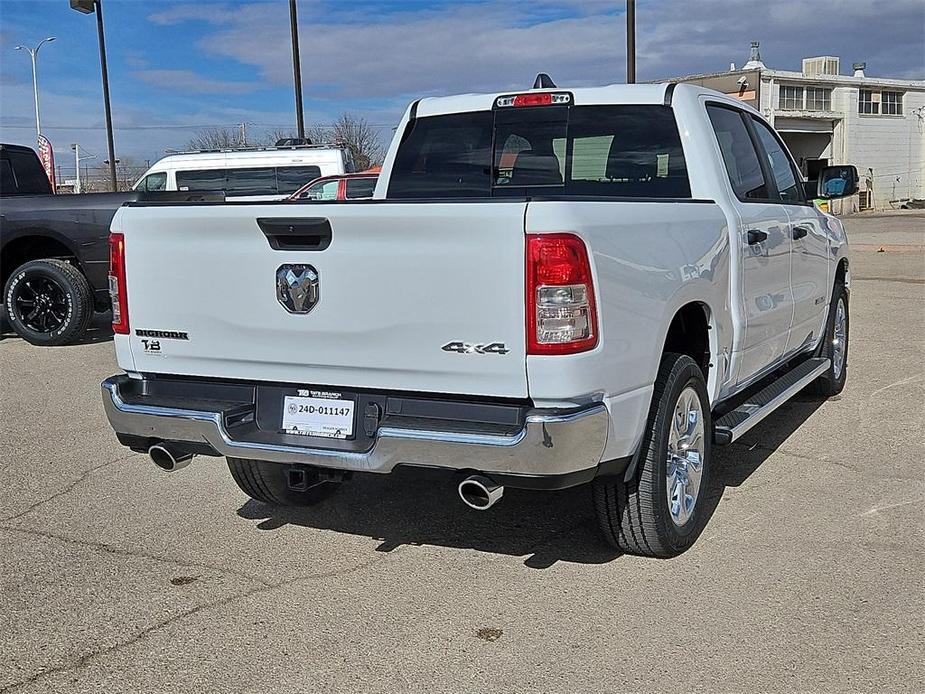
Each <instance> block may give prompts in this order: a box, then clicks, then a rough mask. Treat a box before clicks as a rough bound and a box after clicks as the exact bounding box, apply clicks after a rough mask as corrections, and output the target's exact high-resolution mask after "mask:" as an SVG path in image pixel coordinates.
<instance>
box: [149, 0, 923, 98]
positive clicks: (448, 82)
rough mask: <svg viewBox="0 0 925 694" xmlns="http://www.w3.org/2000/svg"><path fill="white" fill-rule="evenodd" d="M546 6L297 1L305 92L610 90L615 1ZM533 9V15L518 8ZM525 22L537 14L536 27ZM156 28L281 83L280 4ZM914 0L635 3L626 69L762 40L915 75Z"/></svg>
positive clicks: (219, 10)
mask: <svg viewBox="0 0 925 694" xmlns="http://www.w3.org/2000/svg"><path fill="white" fill-rule="evenodd" d="M553 7H554V5H553V4H552V3H551V2H547V1H546V0H543V2H541V3H540V5H539V9H537V5H535V4H533V5H527V4H526V3H517V2H514V3H511V2H507V3H500V2H485V3H479V4H464V5H461V6H456V7H453V6H450V7H446V6H443V7H441V8H439V9H415V10H410V11H406V12H392V13H389V14H380V15H376V14H374V13H371V12H367V13H366V14H365V15H362V14H359V13H349V14H346V15H345V14H343V11H341V13H340V14H337V13H335V12H331V13H328V14H326V13H324V12H323V11H322V9H323V8H322V7H321V6H320V4H310V5H306V4H304V3H303V5H301V6H300V12H302V14H301V15H300V39H301V48H302V69H303V82H304V85H305V89H306V93H308V94H312V95H315V96H316V97H320V98H326V99H332V100H337V99H362V98H381V97H396V96H402V95H407V96H411V95H426V94H439V93H454V92H460V91H470V90H472V91H478V90H485V91H491V90H498V89H510V88H517V87H521V86H527V85H529V84H531V83H532V80H533V77H534V75H535V74H536V73H537V72H540V71H543V72H548V73H550V74H551V75H552V77H553V79H555V80H556V81H557V82H558V83H560V84H568V85H584V84H604V83H608V82H616V81H621V80H622V79H623V77H624V74H625V73H624V70H625V53H624V37H625V33H624V32H625V18H624V16H623V15H622V14H620V13H618V12H617V10H621V11H622V7H623V5H622V3H620V2H606V3H605V2H592V3H584V2H581V3H579V2H573V3H572V7H573V8H579V10H580V11H577V12H576V16H575V17H573V18H567V19H562V18H549V16H550V12H549V11H548V10H549V8H553ZM527 8H530V9H527ZM531 15H534V16H538V17H546V18H545V19H541V20H539V21H538V22H535V23H529V22H528V21H527V20H528V19H529V18H530V17H531ZM154 17H155V18H156V19H155V21H158V22H161V23H165V22H171V23H173V22H180V21H187V20H189V19H200V20H205V21H208V22H210V23H211V24H212V25H213V29H212V31H211V32H209V33H207V34H206V35H205V37H204V38H202V39H201V40H200V41H199V42H198V45H199V46H200V47H201V48H202V49H203V50H205V51H206V52H207V53H208V54H210V55H212V56H218V57H221V58H227V59H233V60H236V61H238V62H241V63H244V64H247V65H252V66H254V67H256V68H257V69H258V70H259V72H260V75H261V76H262V78H263V79H264V80H266V81H267V82H268V83H269V84H271V85H284V84H288V83H290V80H291V70H292V67H291V57H290V48H289V24H288V14H287V10H286V7H285V5H284V4H282V3H279V4H274V5H267V4H264V3H255V4H249V5H242V6H237V7H236V8H235V9H229V8H228V7H227V6H224V5H204V4H197V5H178V6H174V7H172V8H171V9H169V10H166V11H164V12H161V13H158V14H157V15H154ZM923 21H925V5H923V4H922V3H921V2H920V0H893V2H891V3H890V5H889V9H888V10H884V9H883V7H882V5H881V4H878V3H870V2H866V1H862V0H813V2H811V3H805V2H803V3H801V2H788V3H781V2H775V3H764V4H757V3H743V2H737V1H735V0H698V2H696V3H692V2H690V1H689V0H658V1H657V0H651V1H649V2H645V1H642V2H640V3H639V4H638V8H637V72H638V75H639V78H640V79H657V78H661V77H669V76H676V75H683V74H691V73H696V72H706V71H713V70H717V71H718V70H723V69H725V68H727V67H728V65H729V63H730V62H731V61H735V62H737V63H742V62H744V60H745V58H746V56H747V53H748V45H749V42H750V41H751V40H753V39H758V40H761V42H762V54H763V56H764V58H765V62H766V63H767V64H768V65H769V66H771V67H777V68H782V69H798V68H799V65H800V59H801V58H803V57H806V56H809V55H819V54H823V53H824V54H834V55H840V56H841V57H842V59H843V62H844V63H846V64H848V63H850V62H852V61H854V60H862V59H866V60H867V61H868V65H869V73H870V74H876V75H883V76H899V75H909V74H917V75H919V76H921V75H922V74H923V73H925V56H923V51H922V34H921V28H922V25H923Z"/></svg>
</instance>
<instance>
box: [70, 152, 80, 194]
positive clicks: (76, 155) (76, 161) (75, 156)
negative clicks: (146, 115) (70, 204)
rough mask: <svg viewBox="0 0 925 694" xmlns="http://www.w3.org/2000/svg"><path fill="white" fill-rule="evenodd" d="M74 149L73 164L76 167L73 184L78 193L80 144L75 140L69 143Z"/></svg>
mask: <svg viewBox="0 0 925 694" xmlns="http://www.w3.org/2000/svg"><path fill="white" fill-rule="evenodd" d="M71 149H73V150H74V164H75V165H76V167H77V182H76V183H75V184H74V192H75V193H80V144H79V143H77V142H75V143H74V144H72V145H71Z"/></svg>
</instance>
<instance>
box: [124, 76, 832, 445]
mask: <svg viewBox="0 0 925 694" xmlns="http://www.w3.org/2000/svg"><path fill="white" fill-rule="evenodd" d="M553 91H555V90H553ZM568 91H571V92H572V93H573V94H574V99H575V104H576V106H580V105H584V104H601V103H604V104H606V103H663V100H664V98H665V86H664V85H638V86H637V85H631V86H626V85H620V86H610V87H601V88H595V89H575V90H568ZM506 93H509V92H506ZM498 95H499V94H487V95H485V94H483V95H462V96H457V97H447V98H441V99H424V100H422V101H420V102H419V103H418V105H417V117H419V118H421V117H426V116H429V115H438V114H443V113H455V112H461V111H471V110H480V109H488V108H491V106H492V104H493V103H494V100H495V98H496V97H497V96H498ZM707 100H710V101H718V102H722V103H725V104H729V105H733V106H735V107H737V108H742V109H744V110H749V109H748V107H745V106H743V105H742V104H741V103H740V102H738V101H736V100H733V99H730V98H728V97H725V96H723V95H720V94H717V93H715V92H711V91H709V90H705V89H702V88H699V87H695V86H692V85H678V86H677V87H676V89H675V90H674V95H673V102H672V106H673V108H674V111H675V116H676V119H677V121H678V125H679V130H680V133H681V139H682V144H683V147H684V153H685V158H686V161H687V168H688V171H689V175H690V184H691V193H692V197H693V198H695V199H697V200H694V201H688V202H671V201H658V202H651V201H650V202H630V201H589V200H580V199H579V200H569V201H553V200H533V201H530V202H525V201H520V202H517V201H514V200H512V201H509V202H508V201H505V202H497V201H495V202H484V203H482V202H456V203H444V202H426V203H416V204H410V203H399V202H394V203H393V202H389V201H386V202H382V203H379V204H377V203H375V202H373V203H368V204H363V203H360V204H337V205H324V206H311V205H299V206H285V207H284V206H274V205H266V206H259V205H246V206H232V205H229V206H210V207H196V206H188V207H174V208H170V207H160V208H157V207H145V208H129V209H124V210H122V211H120V212H119V213H118V214H117V216H116V219H115V220H114V229H115V230H117V231H124V232H125V234H126V252H127V258H126V265H127V275H128V305H129V314H130V318H131V323H132V328H133V329H134V328H149V329H156V330H186V331H189V334H190V341H189V342H188V343H181V342H172V341H165V343H164V344H166V345H167V347H168V352H167V353H166V354H165V356H160V357H153V356H150V355H145V354H144V353H143V351H142V350H141V349H140V345H139V343H138V339H137V338H135V337H132V338H128V337H124V336H117V338H116V342H117V354H118V356H119V362H120V365H122V366H123V368H126V369H128V370H136V371H139V372H153V373H171V374H189V375H198V376H214V377H219V378H236V379H247V380H252V381H280V382H287V383H308V384H323V385H332V386H345V387H349V386H352V387H358V388H373V389H390V390H404V391H417V392H434V393H456V394H467V395H473V396H501V397H515V398H524V397H529V398H530V399H531V400H532V401H533V403H534V404H535V406H537V407H539V408H555V407H576V406H580V405H584V404H588V403H591V402H603V403H604V404H605V405H606V406H607V408H608V411H609V413H610V418H611V425H610V432H609V437H608V441H607V445H606V449H605V453H604V456H603V459H611V458H619V457H623V456H627V455H631V454H632V453H634V452H635V450H636V449H637V447H638V445H639V441H640V439H641V437H642V433H643V430H644V427H645V423H646V418H647V416H648V410H649V406H650V403H651V397H652V392H653V384H654V382H655V378H656V373H657V370H658V365H659V361H660V357H661V353H662V349H663V346H664V344H665V337H666V334H667V331H668V328H669V326H670V324H671V321H672V319H673V317H674V316H675V314H676V312H677V311H678V310H679V309H680V308H681V307H683V306H685V305H686V304H689V303H697V304H700V305H701V306H702V307H703V308H704V310H705V313H706V316H707V320H708V324H709V326H710V331H709V333H710V334H709V351H710V355H709V357H710V364H711V366H710V369H709V375H708V383H707V386H708V392H709V395H710V398H711V401H712V403H713V404H714V405H715V404H716V403H718V402H720V401H722V400H724V399H726V398H728V397H730V396H732V395H734V394H735V393H737V392H739V391H741V390H742V389H743V388H744V387H746V386H747V385H748V384H749V383H751V382H753V381H754V380H755V379H756V378H759V377H760V376H761V375H763V374H765V373H768V372H769V371H770V370H772V369H774V368H776V367H777V366H779V365H780V363H781V361H782V360H784V359H786V358H789V357H790V356H792V355H793V354H794V353H795V352H796V351H801V350H802V351H807V350H809V349H812V348H814V347H815V345H816V344H817V343H818V340H819V339H820V335H821V329H822V321H824V318H825V315H826V314H827V310H828V302H829V298H830V296H831V286H832V280H833V276H834V271H835V267H836V264H837V262H838V261H839V260H840V259H841V258H843V257H845V255H846V253H847V241H846V238H845V234H844V230H843V228H842V226H841V223H840V222H838V221H837V220H835V218H833V217H829V216H828V215H825V214H823V213H821V212H819V211H817V210H815V209H814V208H812V207H809V206H803V207H801V208H800V209H799V210H798V211H788V209H789V206H785V205H755V204H753V203H742V202H740V201H739V200H737V199H736V198H735V197H734V195H733V193H732V190H731V186H730V184H729V181H728V177H727V174H726V171H725V167H724V165H723V162H722V158H721V154H720V150H719V146H718V144H717V141H716V137H715V135H714V133H713V129H712V126H711V124H710V120H709V118H708V116H707V113H706V110H705V102H706V101H707ZM411 112H412V108H411V107H409V109H408V111H407V112H406V113H405V115H404V117H403V118H402V120H401V122H400V123H399V126H398V128H397V131H396V137H395V138H394V140H393V142H392V145H391V146H390V148H389V151H388V154H387V156H386V159H385V162H384V165H383V171H382V174H381V176H380V178H379V182H378V185H377V188H376V192H375V195H374V198H376V199H380V200H381V199H382V198H384V197H385V196H386V193H387V190H388V182H389V171H390V170H391V166H392V162H393V161H394V159H395V154H396V151H397V148H398V144H399V141H400V140H401V136H402V134H403V133H404V131H405V127H406V125H407V124H408V121H409V118H410V114H411ZM300 215H303V216H306V217H311V216H326V217H328V218H329V219H330V221H331V225H332V227H333V239H334V241H333V243H332V245H331V247H330V248H329V249H327V250H326V251H323V252H319V253H297V252H280V251H273V250H271V249H270V248H269V246H268V244H267V242H266V240H265V238H264V237H263V235H262V233H261V232H260V230H259V229H258V228H257V225H256V223H255V219H256V218H257V217H273V216H285V217H293V216H296V217H297V216H300ZM797 217H799V223H800V224H810V225H811V226H812V227H813V233H812V234H811V235H810V237H808V238H807V239H806V240H805V243H802V244H800V243H797V244H792V243H791V236H790V234H791V226H792V224H793V223H794V222H795V221H796V218H797ZM749 228H763V229H765V230H767V231H768V232H769V235H770V234H771V233H772V232H774V233H775V234H777V237H775V239H776V241H775V243H774V244H771V248H767V249H766V252H767V254H766V255H763V254H757V255H756V254H754V253H752V252H751V251H749V250H748V245H747V243H746V241H745V235H746V232H747V230H748V229H749ZM544 232H572V233H575V234H577V235H579V236H580V237H581V238H582V239H583V240H584V241H585V243H586V244H587V246H588V249H589V257H590V259H591V263H592V271H593V277H594V282H595V291H596V298H597V307H598V313H599V333H600V340H599V343H598V345H597V347H596V348H595V349H593V350H591V351H589V352H585V353H581V354H577V355H569V356H530V357H528V356H527V355H526V354H525V347H524V343H525V335H524V319H525V316H524V234H525V233H544ZM791 248H794V251H793V252H791ZM772 250H773V267H772V266H771V265H772V263H771V260H770V259H769V258H770V257H771V251H772ZM296 262H307V263H311V264H313V265H314V266H315V267H316V268H317V269H318V271H319V272H320V276H321V302H320V303H319V305H318V306H317V307H316V308H315V309H314V310H313V311H312V313H310V314H308V315H305V316H301V315H291V314H288V313H286V311H285V310H284V309H283V308H282V307H281V306H280V305H279V304H278V303H277V301H276V297H275V293H274V284H273V282H274V273H275V270H276V268H277V267H278V266H279V265H280V264H282V263H296ZM791 274H792V276H793V278H794V281H793V282H791ZM823 294H824V296H825V300H824V301H822V302H819V301H818V297H819V296H820V295H823ZM768 295H772V296H775V297H777V303H775V304H773V306H770V308H769V307H765V308H764V309H763V308H762V305H760V304H759V303H756V300H758V299H759V298H760V297H766V296H768ZM807 302H809V303H807ZM810 304H812V305H810ZM772 309H773V310H772ZM792 325H793V327H794V330H791V326H792ZM453 340H460V341H466V342H495V341H497V342H504V343H505V344H506V346H507V347H508V348H509V349H510V352H509V353H508V354H506V355H504V356H498V355H474V354H473V355H459V354H456V353H447V352H444V351H442V350H441V349H440V347H441V345H443V344H445V343H447V342H449V341H453Z"/></svg>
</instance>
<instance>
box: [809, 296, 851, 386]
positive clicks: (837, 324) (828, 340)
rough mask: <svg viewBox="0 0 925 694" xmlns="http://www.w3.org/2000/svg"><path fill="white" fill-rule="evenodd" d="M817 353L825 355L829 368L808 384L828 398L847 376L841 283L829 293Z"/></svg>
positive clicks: (845, 299)
mask: <svg viewBox="0 0 925 694" xmlns="http://www.w3.org/2000/svg"><path fill="white" fill-rule="evenodd" d="M819 356H820V357H827V358H828V360H829V362H830V363H829V370H828V371H826V372H825V373H824V374H822V375H821V376H820V377H819V378H817V379H816V380H815V381H813V382H812V383H810V384H809V389H810V391H811V392H812V393H813V394H815V395H818V396H820V397H823V398H830V397H832V396H833V395H838V394H839V393H841V392H842V389H843V388H844V387H845V381H846V380H847V379H848V292H847V290H846V289H845V286H844V285H843V284H838V285H836V286H835V291H834V292H833V293H832V306H831V308H830V309H829V318H828V320H827V321H826V324H825V336H824V337H823V338H822V344H821V345H820V348H819Z"/></svg>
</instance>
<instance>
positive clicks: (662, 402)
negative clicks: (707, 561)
mask: <svg viewBox="0 0 925 694" xmlns="http://www.w3.org/2000/svg"><path fill="white" fill-rule="evenodd" d="M711 451H712V420H711V417H710V400H709V398H708V397H707V389H706V383H705V382H704V377H703V372H702V371H701V370H700V367H699V366H698V365H697V363H696V362H695V361H694V360H693V359H691V358H690V357H689V356H687V355H684V354H673V353H669V354H665V355H664V356H663V357H662V363H661V366H660V368H659V372H658V377H657V379H656V382H655V391H654V393H653V395H652V405H651V408H650V410H649V420H648V424H647V430H646V433H645V436H644V437H643V442H642V451H641V456H640V460H639V465H638V467H637V469H636V472H635V474H634V476H633V478H632V479H631V480H630V481H629V482H624V481H623V479H622V478H617V479H607V478H601V479H598V480H595V482H594V484H593V496H594V503H595V507H596V509H597V516H598V521H599V522H600V526H601V530H602V531H603V533H604V536H605V537H606V538H607V540H608V541H609V542H610V543H611V544H613V545H614V546H616V547H618V548H619V549H621V550H623V551H624V552H627V553H629V554H638V555H641V556H647V557H665V558H667V557H673V556H677V555H678V554H681V553H682V552H684V551H685V550H686V549H687V548H688V547H690V546H691V545H692V544H693V543H694V541H695V540H696V539H697V537H698V536H699V535H700V533H701V531H702V530H703V528H704V526H705V525H706V522H707V511H706V509H705V506H706V504H705V503H704V501H703V498H704V497H705V496H706V493H707V490H708V489H709V482H710V465H711V460H712V452H711Z"/></svg>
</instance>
